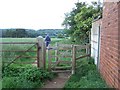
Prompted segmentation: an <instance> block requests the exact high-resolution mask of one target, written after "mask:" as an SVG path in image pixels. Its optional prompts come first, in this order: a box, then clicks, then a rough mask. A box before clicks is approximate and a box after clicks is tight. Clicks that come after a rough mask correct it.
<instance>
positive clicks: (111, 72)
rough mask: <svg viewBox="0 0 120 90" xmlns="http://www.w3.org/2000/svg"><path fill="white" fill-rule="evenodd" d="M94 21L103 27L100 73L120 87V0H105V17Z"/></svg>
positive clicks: (116, 86)
mask: <svg viewBox="0 0 120 90" xmlns="http://www.w3.org/2000/svg"><path fill="white" fill-rule="evenodd" d="M94 23H97V25H98V26H99V27H101V29H100V42H99V44H100V45H99V47H98V48H100V51H99V54H98V55H99V58H98V60H97V61H99V63H98V66H99V69H100V73H101V75H102V77H103V78H104V79H105V81H106V83H107V84H108V85H109V86H111V87H114V88H120V2H104V6H103V18H102V19H101V20H99V21H95V22H94ZM93 25H94V24H93ZM95 25H96V24H95Z"/></svg>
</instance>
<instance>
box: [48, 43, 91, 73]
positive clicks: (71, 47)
mask: <svg viewBox="0 0 120 90" xmlns="http://www.w3.org/2000/svg"><path fill="white" fill-rule="evenodd" d="M90 47H91V45H90V44H87V45H74V44H58V43H57V44H56V46H55V47H54V46H51V45H49V49H48V69H49V70H58V69H63V68H62V67H58V66H57V65H58V64H59V63H64V64H72V65H71V68H70V67H68V68H69V69H71V72H72V74H75V69H76V61H78V60H79V59H81V58H85V57H90V49H91V48H90ZM83 49H85V50H86V53H85V55H79V56H77V54H76V53H77V50H83ZM52 50H55V55H52V54H51V51H52ZM61 50H71V51H72V55H71V56H70V55H67V54H63V55H60V53H59V52H60V51H61ZM61 56H62V57H65V58H66V57H69V58H70V57H71V60H70V61H64V60H59V59H58V57H61ZM52 57H55V62H52ZM87 59H89V58H87ZM52 64H53V66H52ZM56 66H57V67H56ZM68 71H70V70H68ZM53 72H59V71H53ZM60 72H63V71H60ZM65 72H66V71H65Z"/></svg>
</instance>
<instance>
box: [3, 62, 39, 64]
mask: <svg viewBox="0 0 120 90" xmlns="http://www.w3.org/2000/svg"><path fill="white" fill-rule="evenodd" d="M3 63H10V62H3ZM14 63H15V64H37V62H14Z"/></svg>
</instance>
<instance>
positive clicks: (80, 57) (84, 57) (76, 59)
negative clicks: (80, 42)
mask: <svg viewBox="0 0 120 90" xmlns="http://www.w3.org/2000/svg"><path fill="white" fill-rule="evenodd" d="M88 56H90V54H87V55H83V56H80V57H77V58H76V59H75V60H78V59H81V58H85V57H88Z"/></svg>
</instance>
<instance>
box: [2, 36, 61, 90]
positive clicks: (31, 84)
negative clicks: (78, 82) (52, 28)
mask: <svg viewBox="0 0 120 90" xmlns="http://www.w3.org/2000/svg"><path fill="white" fill-rule="evenodd" d="M52 40H53V42H52V43H51V44H54V43H55V42H57V41H60V40H59V39H52ZM2 42H36V38H2ZM30 47H31V45H26V44H25V45H21V44H20V45H3V46H2V49H3V50H27V49H28V48H30ZM32 50H36V47H33V48H32ZM19 55H23V56H36V52H27V53H23V52H12V53H11V52H3V53H2V61H12V60H14V59H15V57H16V56H19ZM4 57H8V58H4ZM9 57H11V58H9ZM34 61H35V59H31V58H20V59H18V60H16V61H15V62H34ZM7 64H8V63H6V64H3V65H2V66H4V65H7ZM2 70H3V71H2V72H3V73H2V77H3V79H2V87H3V88H16V89H17V88H37V87H38V88H40V87H42V86H43V84H44V81H45V80H48V79H52V78H53V77H54V76H55V75H54V73H50V72H48V71H47V70H41V69H38V68H37V67H33V66H32V65H31V64H29V65H28V64H11V65H10V66H8V67H3V69H2Z"/></svg>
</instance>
